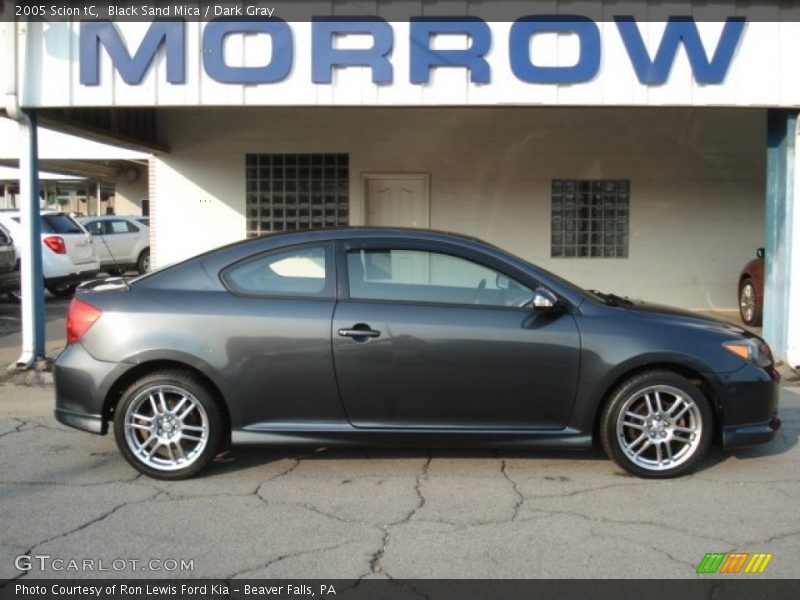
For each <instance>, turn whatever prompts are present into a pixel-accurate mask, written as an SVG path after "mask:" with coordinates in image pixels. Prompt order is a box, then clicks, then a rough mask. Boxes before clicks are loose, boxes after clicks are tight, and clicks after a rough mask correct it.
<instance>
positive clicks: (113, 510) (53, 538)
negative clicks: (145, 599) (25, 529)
mask: <svg viewBox="0 0 800 600" xmlns="http://www.w3.org/2000/svg"><path fill="white" fill-rule="evenodd" d="M158 496H159V494H155V495H153V496H150V497H149V498H143V499H141V500H130V501H127V502H122V503H120V504H117V505H116V506H114V507H113V508H110V509H109V510H107V511H105V512H103V514H101V515H99V516H97V517H95V518H93V519H90V520H89V521H86V522H85V523H81V524H80V525H78V526H77V527H74V528H72V529H70V530H69V531H65V532H63V533H59V534H58V535H54V536H51V537H49V538H47V539H45V540H42V541H40V542H38V543H36V544H34V545H33V546H31V547H30V548H28V549H27V550H26V551H25V552H23V553H22V554H23V555H25V556H31V555H32V554H33V551H34V550H36V549H37V548H39V547H40V546H44V545H45V544H49V543H50V542H54V541H56V540H60V539H63V538H66V537H69V536H71V535H73V534H75V533H78V532H79V531H83V530H84V529H87V528H89V527H91V526H92V525H95V524H96V523H100V522H101V521H104V520H106V519H107V518H109V517H110V516H112V515H113V514H115V513H116V512H117V511H120V510H122V509H123V508H125V507H127V506H133V505H135V504H141V503H143V502H150V501H151V500H155V499H156V498H158ZM29 572H30V571H26V572H25V573H24V574H22V575H21V576H20V577H23V576H25V575H27V574H28V573H29Z"/></svg>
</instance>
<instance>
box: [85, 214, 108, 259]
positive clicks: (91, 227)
mask: <svg viewBox="0 0 800 600" xmlns="http://www.w3.org/2000/svg"><path fill="white" fill-rule="evenodd" d="M82 224H83V226H84V228H85V229H86V231H88V232H89V233H91V234H92V237H93V238H94V240H95V241H94V244H93V245H94V250H95V252H96V253H97V260H99V261H100V264H102V265H108V264H111V263H112V262H113V261H112V260H111V256H110V255H109V253H108V248H106V245H105V244H104V243H103V240H105V237H104V236H105V231H106V226H105V222H104V221H83V222H82Z"/></svg>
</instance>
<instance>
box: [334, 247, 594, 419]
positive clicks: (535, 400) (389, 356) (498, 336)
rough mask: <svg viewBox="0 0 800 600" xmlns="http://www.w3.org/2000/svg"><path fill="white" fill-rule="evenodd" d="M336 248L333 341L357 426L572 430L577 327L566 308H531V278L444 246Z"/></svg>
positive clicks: (341, 384) (347, 404) (341, 381)
mask: <svg viewBox="0 0 800 600" xmlns="http://www.w3.org/2000/svg"><path fill="white" fill-rule="evenodd" d="M339 252H340V263H339V265H340V268H339V271H340V273H341V274H342V275H343V277H342V278H341V279H342V282H341V283H340V290H339V292H340V300H339V302H338V303H337V305H336V310H335V313H334V318H333V328H332V344H333V355H334V365H335V368H336V376H337V381H338V384H339V391H340V394H341V397H342V402H343V404H344V407H345V410H346V412H347V415H348V418H349V419H350V421H351V423H352V424H353V425H355V426H357V427H437V428H498V429H507V428H513V429H517V428H525V429H529V428H530V429H558V428H563V427H564V426H565V424H566V422H567V419H568V417H569V415H570V413H571V410H572V404H573V400H574V397H575V391H576V386H577V378H578V369H579V352H580V349H579V346H580V340H579V336H578V330H577V326H576V324H575V320H574V318H573V317H572V315H571V314H570V313H569V311H566V310H565V311H561V312H557V313H543V312H536V311H534V310H533V309H532V308H530V307H529V306H527V303H528V302H530V300H531V299H532V297H533V292H532V288H533V287H534V286H535V285H536V284H535V282H533V281H522V277H520V274H519V273H517V272H514V271H513V269H512V270H511V273H513V275H512V274H510V272H509V269H505V270H503V268H501V267H502V265H501V266H498V265H497V264H496V263H495V262H493V261H487V260H483V258H482V257H480V256H477V255H475V254H474V253H472V252H468V251H466V250H462V249H460V248H458V247H450V246H447V245H444V246H442V245H439V244H436V245H433V246H431V244H426V243H415V242H407V241H405V240H403V241H399V240H397V241H385V240H383V241H382V240H371V241H367V242H358V243H349V242H348V243H347V244H342V245H341V246H340V248H339ZM487 262H492V264H491V265H488V264H487Z"/></svg>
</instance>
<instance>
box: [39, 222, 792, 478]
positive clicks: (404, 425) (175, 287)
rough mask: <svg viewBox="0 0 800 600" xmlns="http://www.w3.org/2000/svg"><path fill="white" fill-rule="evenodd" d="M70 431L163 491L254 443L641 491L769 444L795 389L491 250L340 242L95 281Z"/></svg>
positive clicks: (761, 357) (74, 311)
mask: <svg viewBox="0 0 800 600" xmlns="http://www.w3.org/2000/svg"><path fill="white" fill-rule="evenodd" d="M67 342H68V343H67V346H66V348H65V349H64V351H63V352H62V353H61V354H60V355H59V356H58V359H57V360H56V364H55V369H54V377H55V390H56V411H55V414H56V418H57V419H58V420H59V421H60V422H62V423H65V424H67V425H71V426H73V427H76V428H78V429H83V430H86V431H91V432H94V433H101V434H104V433H106V432H107V431H108V430H109V428H113V431H114V435H115V437H116V441H117V444H118V446H119V448H120V451H121V452H122V454H123V456H124V457H125V458H126V459H127V460H128V461H129V462H130V463H131V464H132V465H133V466H134V467H135V468H137V469H139V470H140V471H141V472H143V473H146V474H147V475H150V476H152V477H158V478H163V479H177V478H181V477H188V476H190V475H192V474H194V473H196V472H197V471H199V470H200V469H202V468H203V467H204V466H205V465H207V464H208V463H209V461H211V459H212V458H213V457H214V456H215V455H216V454H217V452H218V450H220V448H221V447H222V445H223V444H224V443H226V441H227V440H231V441H232V442H234V443H244V444H258V443H264V444H317V445H321V446H333V445H345V446H346V445H357V446H365V445H375V444H389V445H400V444H418V445H422V446H431V445H439V446H441V445H445V446H447V445H449V446H483V447H487V446H488V447H504V448H509V447H540V448H589V447H591V445H592V443H593V441H594V440H597V441H599V442H600V443H601V444H602V446H603V448H604V449H605V451H606V453H607V454H608V455H609V456H610V457H611V458H612V459H613V460H615V461H616V462H617V463H618V464H619V465H620V466H621V467H623V468H624V469H626V470H628V471H630V472H631V473H633V474H635V475H639V476H642V477H673V476H676V475H680V474H682V473H686V472H687V471H688V470H689V469H691V468H692V466H693V465H694V464H695V463H696V462H697V461H698V460H699V459H700V458H701V457H702V456H703V455H704V454H705V453H706V451H707V450H708V448H709V445H710V444H711V443H712V440H716V441H717V442H718V443H720V444H721V445H722V446H723V447H725V448H736V447H739V446H744V445H749V444H759V443H764V442H767V441H769V440H771V439H772V438H773V437H774V436H775V434H776V432H777V431H778V429H779V427H780V421H779V420H778V419H777V411H778V395H779V389H780V388H779V384H778V381H779V376H778V374H777V371H776V370H775V368H774V365H773V361H772V356H771V354H770V350H769V347H768V346H767V344H766V343H765V342H764V340H762V339H761V338H759V337H758V336H756V335H754V334H752V333H750V332H749V331H747V330H745V329H742V328H741V327H737V326H735V325H733V324H731V323H727V322H724V321H719V320H715V319H712V318H710V317H706V316H703V315H700V314H697V313H691V312H687V311H681V310H677V309H672V308H668V307H665V306H659V305H653V304H646V303H643V302H634V301H631V300H628V299H626V298H620V297H619V296H616V295H614V294H606V293H600V292H593V291H589V290H584V289H582V288H579V287H577V286H575V285H573V284H571V283H569V282H567V281H565V280H563V279H561V278H560V277H558V276H556V275H554V274H552V273H548V272H547V271H546V270H544V269H541V268H539V267H537V266H535V265H533V264H531V263H528V262H526V261H524V260H523V259H521V258H518V257H515V256H513V255H511V254H508V253H506V252H504V251H502V250H500V249H499V248H496V247H494V246H490V245H488V244H485V243H483V242H480V241H479V240H476V239H474V238H468V237H464V236H460V235H456V234H446V233H440V232H434V231H417V230H410V229H406V230H403V229H370V228H342V229H328V230H317V231H306V232H295V233H285V234H274V235H268V236H264V237H261V238H257V239H253V240H247V241H244V242H240V243H237V244H232V245H229V246H225V247H223V248H219V249H217V250H214V251H211V252H208V253H205V254H202V255H200V256H197V257H194V258H191V259H189V260H187V261H184V262H182V263H180V264H176V265H173V266H170V267H166V268H163V269H160V270H158V271H154V272H152V273H150V274H148V275H145V276H143V277H139V278H137V279H135V280H134V281H132V282H130V283H128V284H126V283H125V282H124V281H121V280H120V279H118V278H117V279H111V280H104V281H93V282H88V283H86V284H84V285H82V286H81V287H80V288H79V289H78V291H77V295H76V297H75V298H74V299H73V300H72V303H71V304H70V307H69V310H68V311H67Z"/></svg>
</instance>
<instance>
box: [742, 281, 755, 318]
mask: <svg viewBox="0 0 800 600" xmlns="http://www.w3.org/2000/svg"><path fill="white" fill-rule="evenodd" d="M739 311H740V312H741V314H742V320H743V321H744V322H745V323H750V322H752V321H753V319H755V316H756V290H755V287H753V284H752V283H750V282H749V281H748V282H747V283H745V284H744V285H743V286H742V290H741V292H739Z"/></svg>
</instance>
